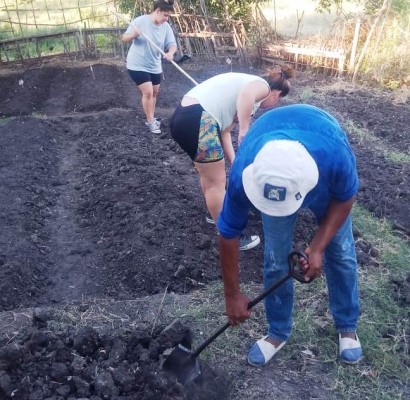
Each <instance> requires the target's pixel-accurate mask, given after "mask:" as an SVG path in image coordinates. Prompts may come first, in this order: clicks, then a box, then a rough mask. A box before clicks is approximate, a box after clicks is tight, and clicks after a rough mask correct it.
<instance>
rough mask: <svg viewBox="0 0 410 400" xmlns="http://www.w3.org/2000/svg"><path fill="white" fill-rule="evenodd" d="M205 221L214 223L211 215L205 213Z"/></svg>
mask: <svg viewBox="0 0 410 400" xmlns="http://www.w3.org/2000/svg"><path fill="white" fill-rule="evenodd" d="M205 221H206V222H207V223H208V224H212V225H215V221H214V220H213V219H212V217H211V216H210V215H209V216H208V215H206V216H205Z"/></svg>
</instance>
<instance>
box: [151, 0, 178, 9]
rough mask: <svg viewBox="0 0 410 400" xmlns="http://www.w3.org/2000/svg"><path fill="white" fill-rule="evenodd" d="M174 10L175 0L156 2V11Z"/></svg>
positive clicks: (158, 0)
mask: <svg viewBox="0 0 410 400" xmlns="http://www.w3.org/2000/svg"><path fill="white" fill-rule="evenodd" d="M157 9H159V10H160V11H174V0H157V1H156V2H155V3H154V11H155V10H157Z"/></svg>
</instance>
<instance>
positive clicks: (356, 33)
mask: <svg viewBox="0 0 410 400" xmlns="http://www.w3.org/2000/svg"><path fill="white" fill-rule="evenodd" d="M360 24H361V21H360V18H358V19H357V21H356V27H355V29H354V36H353V42H352V51H351V53H350V61H349V67H348V70H349V73H350V72H352V71H353V68H354V60H355V59H356V51H357V44H358V42H359V33H360Z"/></svg>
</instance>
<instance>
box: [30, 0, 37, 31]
mask: <svg viewBox="0 0 410 400" xmlns="http://www.w3.org/2000/svg"><path fill="white" fill-rule="evenodd" d="M31 7H32V9H33V19H34V23H35V25H36V29H37V20H36V12H35V11H34V0H31Z"/></svg>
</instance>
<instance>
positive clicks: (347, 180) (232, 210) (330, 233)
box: [218, 104, 362, 366]
mask: <svg viewBox="0 0 410 400" xmlns="http://www.w3.org/2000/svg"><path fill="white" fill-rule="evenodd" d="M358 186H359V181H358V176H357V171H356V161H355V156H354V155H353V153H352V150H351V148H350V145H349V142H348V139H347V137H346V134H345V133H344V132H343V130H342V128H341V127H340V125H339V123H338V122H337V121H336V119H335V118H334V117H333V116H331V115H330V114H328V113H326V112H325V111H323V110H321V109H319V108H316V107H313V106H309V105H302V104H297V105H291V106H286V107H281V108H277V109H274V110H272V111H269V112H267V113H265V114H264V115H263V116H261V117H260V118H259V119H258V120H256V122H255V123H254V124H253V126H252V127H251V129H250V130H249V132H248V134H247V135H246V137H245V139H244V140H243V142H242V144H241V145H240V147H239V150H238V152H237V155H236V158H235V161H234V164H233V166H232V169H231V173H230V181H229V186H228V189H227V192H226V195H225V200H224V205H223V209H222V212H221V214H220V216H219V219H218V229H219V232H220V259H221V267H222V276H223V280H224V290H225V302H226V312H227V316H228V319H229V321H230V323H231V324H232V325H237V324H239V323H241V322H243V321H245V320H246V319H248V318H249V317H250V312H249V310H247V305H248V302H249V299H248V298H247V297H246V296H245V295H243V294H242V293H241V291H240V286H239V278H238V275H239V267H238V258H239V256H238V254H239V252H238V238H239V237H240V234H241V232H242V231H243V229H244V228H245V226H246V224H247V220H248V213H249V209H250V208H251V207H252V206H254V207H256V208H257V209H258V210H259V211H261V213H262V222H263V230H264V236H265V251H264V253H265V255H264V285H265V287H266V288H268V287H269V286H271V285H272V284H273V283H274V282H276V281H278V280H279V279H280V278H282V277H283V276H284V275H286V273H287V270H288V266H287V256H288V254H289V252H290V251H291V248H292V241H293V231H294V227H295V224H296V219H297V212H298V210H299V209H301V208H305V207H307V208H309V209H310V210H311V211H312V212H313V213H314V214H315V216H316V218H317V220H318V223H319V227H318V229H317V230H316V232H315V234H314V236H313V238H312V240H311V242H310V244H309V245H308V247H307V248H306V249H305V253H306V254H307V256H308V260H307V261H304V262H301V263H302V266H303V268H304V269H305V271H306V275H305V276H306V280H310V279H311V278H314V277H317V276H319V275H320V274H321V271H322V263H323V264H324V272H325V275H326V282H327V286H328V292H329V307H330V311H331V312H332V316H333V320H334V323H335V326H336V329H337V331H338V333H339V354H340V358H341V360H342V361H343V362H345V363H349V364H355V363H357V362H358V361H359V359H360V358H361V355H362V349H361V346H360V342H359V338H358V337H357V334H356V330H357V320H358V317H359V298H358V289H357V260H356V254H355V247H354V239H353V234H352V224H351V216H350V212H351V208H352V205H353V201H354V196H355V195H356V193H357V191H358ZM292 308H293V282H292V280H291V279H290V280H288V281H286V282H285V283H284V284H283V285H281V286H280V287H279V288H278V289H277V290H275V291H274V292H273V293H272V294H271V295H269V296H267V297H266V299H265V312H266V318H267V322H268V332H267V335H266V336H265V337H263V338H262V339H260V340H258V341H257V342H256V343H255V344H254V345H253V347H252V348H251V350H250V352H249V354H248V362H249V363H250V364H251V365H255V366H263V365H265V364H266V363H267V362H268V361H269V360H270V359H271V358H272V357H273V356H274V355H275V354H276V353H277V352H278V351H279V350H280V349H281V348H282V347H283V346H284V345H285V343H286V341H287V340H288V338H289V336H290V333H291V327H292Z"/></svg>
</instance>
